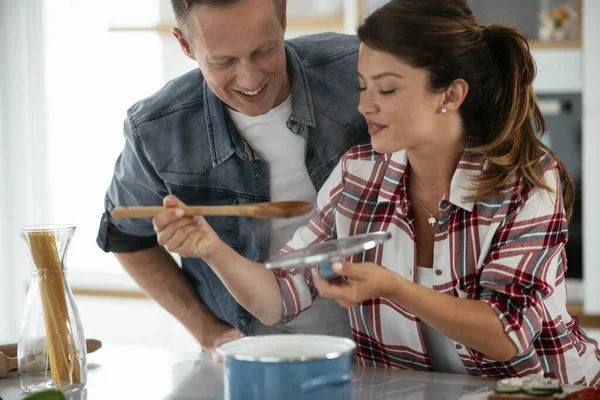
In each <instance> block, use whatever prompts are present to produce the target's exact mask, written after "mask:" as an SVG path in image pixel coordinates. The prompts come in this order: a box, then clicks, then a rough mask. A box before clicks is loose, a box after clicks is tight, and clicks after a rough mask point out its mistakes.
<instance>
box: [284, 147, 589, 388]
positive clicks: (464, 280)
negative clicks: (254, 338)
mask: <svg viewBox="0 0 600 400" xmlns="http://www.w3.org/2000/svg"><path fill="white" fill-rule="evenodd" d="M482 160H483V156H482V155H481V154H473V153H472V152H465V153H464V154H463V156H462V158H461V160H460V162H459V165H458V168H457V170H456V172H455V174H454V176H453V179H452V183H451V186H450V189H449V191H448V192H447V193H446V194H445V195H444V197H443V198H442V200H441V201H440V205H439V207H440V212H441V215H440V218H439V222H438V225H437V227H436V228H435V229H436V235H435V243H434V265H433V268H434V271H435V274H433V288H434V289H436V290H438V291H440V292H442V293H447V294H449V295H452V296H456V297H459V298H463V299H479V300H481V301H485V302H486V303H488V304H489V305H490V306H491V307H492V308H493V309H494V311H495V312H496V313H497V314H498V318H499V319H500V321H501V322H502V324H503V326H504V329H505V331H506V333H507V334H508V335H509V337H510V338H511V339H512V340H513V342H514V343H515V345H516V347H517V349H518V354H517V355H516V356H515V357H514V358H513V359H512V360H510V361H508V362H498V361H494V360H492V359H490V358H489V357H487V356H485V355H483V354H481V353H479V352H477V351H474V350H472V349H468V348H465V347H464V346H460V345H459V343H456V345H457V346H456V348H457V352H458V354H459V356H460V358H461V360H462V361H463V363H464V365H465V367H466V369H467V372H468V373H469V374H470V375H483V376H489V377H495V378H500V377H511V376H525V375H532V374H536V375H542V374H544V373H548V372H553V373H554V374H555V375H556V376H557V377H558V378H559V379H560V380H561V381H562V382H563V383H565V384H567V383H568V384H576V385H598V384H599V383H600V352H599V351H598V347H597V343H596V342H595V341H594V340H591V339H590V338H589V337H587V336H586V335H585V333H584V332H583V331H582V330H581V329H579V327H578V320H577V318H574V317H571V316H570V315H569V314H568V313H567V310H566V288H565V277H564V272H565V268H566V266H565V259H564V252H563V248H564V245H565V243H566V241H567V222H566V219H565V213H564V208H563V204H562V197H561V195H560V193H561V189H560V181H559V177H558V173H557V165H556V161H555V159H554V158H553V157H552V155H550V154H544V156H543V157H542V168H543V171H544V174H545V175H544V176H545V178H546V182H547V183H548V185H549V186H550V187H552V188H553V189H555V190H554V193H550V192H548V191H546V190H543V189H540V188H538V187H532V186H531V185H528V184H527V185H523V187H522V188H521V189H520V190H518V191H517V192H516V193H513V188H516V187H519V185H520V184H521V181H516V182H514V183H513V184H512V185H509V186H507V187H504V188H500V189H499V194H498V195H497V196H495V197H493V198H489V199H486V200H485V201H477V202H472V201H468V200H465V197H466V195H467V194H468V193H469V192H468V191H467V190H466V189H467V187H468V185H469V183H470V182H471V179H470V178H471V177H472V176H475V175H477V174H479V173H481V169H482V167H481V165H482ZM407 171H408V169H407V157H406V153H405V152H404V151H401V152H397V153H394V154H392V155H382V154H378V153H376V152H375V151H374V150H373V149H372V148H371V147H370V146H369V145H361V146H357V147H355V148H353V149H352V150H351V151H349V152H348V153H347V154H346V155H345V156H344V157H343V159H342V160H341V161H340V163H339V165H338V166H337V167H336V169H335V170H334V172H333V173H332V175H331V176H330V178H329V179H328V181H327V182H326V183H325V185H324V186H323V188H322V189H321V191H320V192H319V195H318V211H319V212H318V213H317V214H316V215H315V216H314V217H313V219H312V220H311V221H310V222H309V224H308V225H307V226H306V227H303V228H301V229H300V230H298V231H297V232H296V234H295V235H294V237H293V239H292V240H291V241H290V242H289V243H288V245H287V246H286V247H285V248H284V249H283V250H282V251H283V252H288V251H291V250H294V249H300V248H304V247H306V246H308V245H312V244H316V243H321V242H325V241H328V240H332V239H336V238H343V237H347V236H354V235H358V234H362V233H367V232H376V231H388V232H391V233H392V239H391V240H389V241H388V242H386V243H384V244H383V245H380V246H378V247H376V248H375V249H372V250H369V251H367V252H365V253H363V254H360V255H356V256H354V257H353V258H352V259H351V261H353V262H374V263H376V264H378V265H381V266H383V267H385V268H388V269H390V270H392V271H394V272H396V273H398V274H400V275H401V276H403V277H404V278H405V279H408V280H411V281H413V282H415V281H416V273H417V266H416V259H415V250H416V245H415V226H414V217H413V213H412V211H411V205H410V203H409V200H408V193H407V189H408V186H407V183H408V173H407ZM277 277H278V280H279V284H280V287H281V290H282V293H283V299H284V300H283V303H284V304H283V305H284V312H283V315H282V320H281V322H283V323H285V322H288V321H290V320H292V319H294V318H295V317H297V316H298V315H299V314H300V313H301V312H302V311H304V310H305V309H307V308H308V307H310V305H311V303H312V301H313V300H314V298H315V297H316V296H317V291H316V288H315V286H314V284H313V282H312V277H311V274H310V269H307V268H305V269H298V270H279V271H278V272H277ZM350 319H351V323H352V330H353V335H354V340H355V341H356V343H357V356H358V361H359V363H360V364H361V365H367V366H376V367H385V368H400V369H411V370H424V371H427V370H429V371H430V370H432V368H431V363H430V361H429V358H428V356H427V353H426V351H425V348H424V344H423V341H422V339H421V333H420V328H419V319H418V318H417V317H416V316H415V315H413V314H411V313H409V312H408V311H406V310H404V309H403V308H402V307H400V306H398V305H396V304H394V303H392V302H391V301H389V300H387V299H385V298H376V299H371V300H368V301H365V302H364V303H362V304H360V305H356V306H355V307H353V308H352V309H351V310H350Z"/></svg>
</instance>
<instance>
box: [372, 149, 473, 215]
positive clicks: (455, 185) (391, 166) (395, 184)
mask: <svg viewBox="0 0 600 400" xmlns="http://www.w3.org/2000/svg"><path fill="white" fill-rule="evenodd" d="M470 147H471V146H468V147H467V148H466V149H465V151H464V152H463V154H462V156H461V158H460V161H459V162H458V165H457V167H456V170H455V171H454V175H453V176H452V181H451V183H450V190H449V192H446V193H445V194H444V196H443V197H442V199H440V203H439V205H438V206H439V208H440V209H442V208H444V206H443V204H444V202H445V201H448V202H450V203H452V204H453V205H455V206H457V207H460V208H462V209H464V210H466V211H469V212H471V211H473V207H474V202H473V201H472V200H468V198H469V196H470V195H471V194H472V192H471V191H470V190H469V189H470V188H472V187H473V183H474V179H475V178H476V177H477V176H479V175H480V174H481V171H482V159H483V154H481V153H473V152H471V151H469V150H468V149H469V148H470ZM382 161H383V162H388V165H387V169H386V172H385V174H384V177H383V181H382V183H381V188H380V190H379V195H378V198H377V202H378V203H384V202H392V201H393V202H396V203H397V204H398V207H399V210H400V212H401V213H402V214H403V215H406V214H407V212H408V204H409V202H408V173H407V171H408V168H407V166H408V157H407V154H406V150H401V151H398V152H396V153H393V154H391V155H388V156H387V157H386V158H384V159H383V160H382Z"/></svg>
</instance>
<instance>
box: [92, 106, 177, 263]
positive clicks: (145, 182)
mask: <svg viewBox="0 0 600 400" xmlns="http://www.w3.org/2000/svg"><path fill="white" fill-rule="evenodd" d="M124 136H125V148H124V149H123V151H122V153H121V154H120V156H119V158H118V159H117V162H116V164H115V169H114V174H113V177H112V181H111V183H110V186H109V188H108V190H107V192H106V195H105V199H104V205H105V211H104V214H103V216H102V219H101V222H100V228H99V231H98V236H97V238H96V242H97V244H98V246H100V248H101V249H102V250H104V251H105V252H134V251H139V250H144V249H147V248H150V247H154V246H156V245H157V240H156V234H155V232H154V229H153V226H152V219H151V218H137V219H116V218H113V217H112V216H111V215H110V213H111V211H112V209H113V208H114V207H117V206H153V205H154V206H156V205H161V204H162V199H163V198H164V196H165V195H167V194H168V191H167V188H166V186H165V183H164V181H163V180H162V179H161V178H160V177H159V176H158V174H157V173H156V169H155V168H154V167H153V165H152V164H151V163H150V161H149V160H148V158H147V156H146V154H145V152H144V146H143V143H142V141H141V139H140V136H139V134H138V131H137V127H136V125H135V123H134V121H133V119H132V116H131V111H130V112H128V115H127V119H126V120H125V124H124Z"/></svg>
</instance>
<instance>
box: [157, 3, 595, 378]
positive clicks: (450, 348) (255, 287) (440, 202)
mask: <svg viewBox="0 0 600 400" xmlns="http://www.w3.org/2000/svg"><path fill="white" fill-rule="evenodd" d="M358 35H359V37H360V39H361V41H362V45H361V49H360V55H359V64H358V77H359V83H360V90H361V99H360V105H359V110H360V112H361V113H362V114H363V115H364V116H365V118H366V120H367V122H368V125H369V133H370V134H371V138H372V139H371V140H372V142H371V145H362V146H359V147H355V148H353V149H352V150H351V151H349V152H348V153H347V154H346V155H345V156H344V157H343V159H342V160H341V162H340V163H339V165H338V166H337V168H336V169H335V171H334V173H333V174H332V175H331V177H330V178H329V179H328V181H327V183H326V184H325V185H324V186H323V188H322V189H321V190H320V192H319V196H318V209H319V212H318V214H317V215H316V216H315V217H314V218H313V219H312V220H311V222H310V223H309V225H307V226H306V227H304V228H301V229H300V230H299V231H298V232H296V234H295V236H294V238H293V240H292V241H291V242H290V243H289V244H288V246H286V248H285V249H284V251H290V250H293V249H298V248H302V247H305V246H307V245H311V244H316V243H320V242H324V241H327V240H331V239H336V238H341V237H347V236H354V235H357V234H362V233H366V232H373V231H388V232H391V233H392V239H391V240H390V241H388V242H386V243H385V244H384V245H382V246H379V247H378V248H376V249H374V250H371V251H368V252H366V253H365V254H363V255H360V256H357V257H354V258H353V260H352V262H348V263H341V264H336V265H334V270H335V271H336V272H337V273H338V274H339V275H340V276H343V277H345V279H343V280H342V279H337V280H329V281H328V280H324V279H321V278H320V277H319V276H318V273H317V272H316V271H310V270H280V271H278V272H277V273H276V275H275V274H273V273H272V272H271V271H269V270H266V269H265V268H264V266H263V265H262V264H258V263H254V262H251V261H248V260H245V259H243V258H242V257H241V256H239V255H238V254H237V253H235V251H233V250H231V249H229V248H227V247H226V246H225V245H223V243H222V242H221V241H220V240H219V239H218V238H217V237H216V235H215V234H214V232H212V231H211V229H210V227H208V225H206V224H205V223H204V221H203V220H199V221H193V220H192V219H189V220H188V221H189V224H190V225H189V226H193V228H189V226H188V228H186V229H187V230H186V233H185V235H184V236H182V235H181V234H176V233H177V228H178V227H180V226H181V225H185V224H186V223H183V222H177V223H173V222H172V219H169V218H171V217H169V216H161V217H157V218H156V220H155V225H156V230H157V232H158V233H159V242H160V243H161V244H163V245H166V246H167V247H169V249H170V250H173V251H177V252H180V253H182V254H183V255H184V256H201V257H204V258H205V260H206V261H207V262H208V264H209V265H211V267H212V268H213V269H214V271H215V272H216V273H217V274H218V275H219V276H220V278H221V279H222V280H223V282H224V283H225V285H226V286H227V288H228V289H229V290H230V291H231V292H232V294H233V295H234V296H235V297H236V299H237V300H238V301H239V302H240V303H241V304H242V305H243V306H244V307H246V309H248V310H249V311H250V312H252V313H253V314H254V315H256V316H257V317H258V318H260V319H261V320H262V321H263V322H264V323H267V324H274V323H277V322H287V321H289V320H291V319H293V318H295V317H296V316H297V315H299V314H300V313H301V312H302V311H304V310H305V309H307V308H308V307H310V305H311V302H312V301H313V300H314V298H315V297H316V295H317V289H318V293H319V294H320V295H321V296H326V297H332V298H334V299H336V300H337V301H338V302H339V303H340V304H341V305H342V306H344V307H346V308H349V309H350V318H351V323H352V327H353V335H354V338H355V341H356V342H357V345H358V347H357V357H358V361H359V363H361V364H364V365H370V366H380V367H394V368H403V369H414V370H430V371H431V370H434V371H440V372H454V373H463V374H464V373H468V374H470V375H483V376H490V377H509V376H525V375H533V374H535V375H544V374H554V375H555V376H556V377H557V378H559V379H560V380H561V382H563V383H568V384H583V385H597V384H598V383H599V382H600V361H599V360H600V352H599V351H598V348H597V343H596V342H595V341H593V340H590V339H589V338H588V337H587V336H586V335H585V334H584V333H583V332H582V331H581V330H580V329H579V327H578V322H577V319H574V318H571V316H570V315H569V314H568V313H567V311H566V294H565V291H566V290H565V277H564V272H565V269H566V259H565V257H564V251H563V249H564V245H565V243H566V241H567V219H568V218H569V216H570V214H571V212H572V206H573V183H572V182H571V179H570V178H569V176H568V174H567V172H566V171H565V168H564V165H563V163H562V162H561V161H560V160H559V159H558V158H557V157H556V156H555V155H554V154H553V153H552V152H551V151H550V150H549V149H548V148H547V147H546V146H544V145H543V144H542V143H541V142H540V141H539V140H538V138H537V137H536V130H537V131H540V130H541V131H543V129H544V121H543V118H542V115H541V113H540V110H539V107H538V105H537V102H536V98H535V95H534V93H533V87H532V82H533V79H534V76H535V65H534V61H533V59H532V57H531V54H530V52H529V48H528V45H527V42H526V40H525V39H524V38H523V36H522V35H521V34H520V33H519V32H518V31H517V30H515V29H513V28H509V27H506V26H502V25H491V26H489V27H483V28H482V27H478V25H477V23H476V20H475V18H474V17H473V14H472V13H471V11H470V9H469V8H468V6H467V4H466V2H465V1H464V0H392V1H391V2H389V3H388V4H386V5H384V6H383V7H382V8H380V9H378V10H377V11H375V12H374V13H373V14H372V15H371V16H369V17H368V18H367V19H366V20H365V22H364V24H363V25H362V26H361V27H360V28H359V30H358ZM534 123H535V127H534ZM534 128H535V129H534ZM166 204H167V205H170V206H177V205H178V203H177V201H176V200H174V199H167V201H166ZM184 218H185V217H184ZM188 218H189V217H188ZM182 237H187V239H186V240H184V241H182ZM382 267H383V268H382Z"/></svg>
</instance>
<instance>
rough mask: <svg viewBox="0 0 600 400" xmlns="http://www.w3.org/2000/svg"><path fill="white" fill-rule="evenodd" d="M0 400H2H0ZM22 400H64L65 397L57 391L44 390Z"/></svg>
mask: <svg viewBox="0 0 600 400" xmlns="http://www.w3.org/2000/svg"><path fill="white" fill-rule="evenodd" d="M0 400H2V399H0ZM23 400H66V399H65V395H64V394H63V393H62V392H60V391H58V390H45V391H43V392H38V393H36V394H32V395H31V396H27V397H25V398H23Z"/></svg>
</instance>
